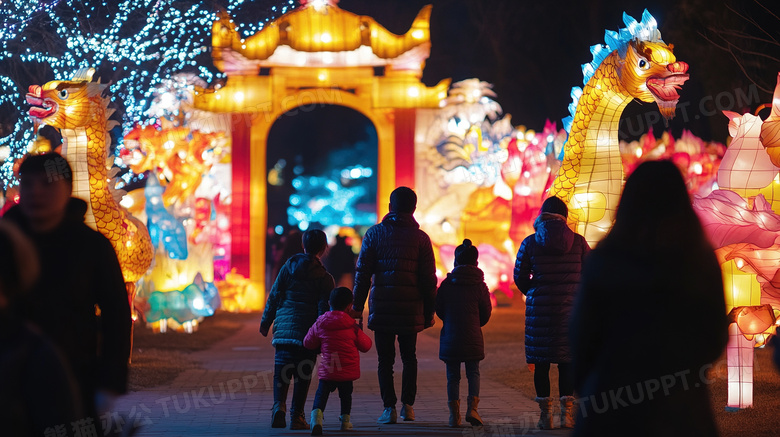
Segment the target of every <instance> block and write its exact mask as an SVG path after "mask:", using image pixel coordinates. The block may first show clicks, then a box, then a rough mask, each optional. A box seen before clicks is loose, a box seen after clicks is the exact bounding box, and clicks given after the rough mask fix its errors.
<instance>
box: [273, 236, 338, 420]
mask: <svg viewBox="0 0 780 437" xmlns="http://www.w3.org/2000/svg"><path fill="white" fill-rule="evenodd" d="M327 247H328V240H327V237H326V236H325V233H324V232H322V231H321V230H319V229H314V230H309V231H306V232H304V234H303V251H304V253H299V254H297V255H293V256H292V257H291V258H290V259H288V260H287V262H286V263H284V265H283V266H282V269H281V270H280V271H279V276H277V277H276V281H274V285H273V286H272V287H271V292H270V294H269V295H268V302H266V304H265V311H263V318H262V320H261V322H260V333H261V334H263V336H267V335H268V331H269V329H270V328H271V324H272V323H273V327H274V331H273V334H274V339H273V341H272V342H271V344H272V345H273V346H274V348H276V353H275V355H274V405H273V408H272V410H271V427H272V428H284V427H285V426H287V424H286V423H285V412H286V409H287V390H288V389H289V387H290V380H291V379H292V378H293V377H294V378H295V388H294V389H293V399H292V406H291V408H290V429H309V425H308V424H307V423H306V418H305V413H304V405H305V404H306V396H307V395H308V392H309V384H311V377H312V372H313V371H314V363H315V361H316V359H317V351H311V350H309V349H306V348H305V347H304V346H303V339H304V338H305V337H306V333H307V332H308V331H309V328H311V326H312V325H313V324H314V322H315V321H316V320H317V317H319V316H321V315H322V314H325V312H327V311H328V296H329V295H330V291H331V290H332V289H333V287H334V281H333V277H332V276H331V275H330V274H329V273H328V272H327V271H326V270H325V267H324V266H323V265H322V262H320V257H321V256H322V254H323V253H325V249H327Z"/></svg>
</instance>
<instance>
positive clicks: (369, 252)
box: [354, 187, 436, 423]
mask: <svg viewBox="0 0 780 437" xmlns="http://www.w3.org/2000/svg"><path fill="white" fill-rule="evenodd" d="M416 208H417V195H416V194H415V193H414V191H412V189H411V188H407V187H399V188H396V189H395V190H394V191H393V192H392V193H391V194H390V213H388V214H387V215H386V216H385V217H384V218H383V219H382V222H381V223H379V224H377V225H374V226H372V227H371V228H370V229H369V230H368V232H366V235H365V236H364V237H363V245H362V247H361V249H360V255H359V256H358V261H357V266H356V268H355V289H354V294H355V299H354V310H355V311H356V312H358V313H361V314H362V312H363V308H364V306H365V303H366V298H368V295H369V289H370V291H371V298H370V299H369V302H368V328H369V329H371V330H373V331H374V340H375V344H376V352H377V355H378V358H379V365H378V369H377V373H378V375H379V390H380V392H381V395H382V402H383V403H384V411H383V413H382V416H381V417H380V418H379V420H378V422H379V423H395V422H396V420H397V413H396V409H395V404H396V402H397V398H396V394H395V387H394V386H393V364H395V340H396V337H397V338H398V349H399V351H400V353H401V361H402V362H403V374H402V378H401V403H402V404H403V407H402V409H401V418H402V419H403V420H414V410H413V409H412V405H414V399H415V396H416V395H417V355H416V349H417V333H418V332H420V331H422V330H423V329H425V328H428V327H431V326H433V323H434V322H433V314H434V310H435V301H436V266H435V259H434V255H433V247H432V246H431V240H430V238H429V237H428V235H427V234H426V233H425V232H423V231H422V230H420V225H419V224H417V221H415V219H414V216H413V215H412V214H413V213H414V210H415V209H416ZM372 280H373V283H372Z"/></svg>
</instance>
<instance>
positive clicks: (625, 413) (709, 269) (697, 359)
mask: <svg viewBox="0 0 780 437" xmlns="http://www.w3.org/2000/svg"><path fill="white" fill-rule="evenodd" d="M727 327H728V322H727V317H726V305H725V299H724V294H723V282H722V278H721V271H720V266H719V265H718V261H717V259H716V257H715V253H714V252H713V249H712V247H711V246H710V244H709V242H708V241H707V239H706V237H705V234H704V230H703V228H702V226H701V223H700V222H699V219H698V217H697V216H696V214H695V212H694V210H693V208H692V206H691V201H690V199H689V197H688V192H687V190H686V188H685V182H684V181H683V178H682V175H681V174H680V172H679V170H678V169H677V167H676V166H675V165H674V164H672V163H671V162H669V161H651V162H645V163H643V164H641V165H640V166H639V167H637V169H636V170H634V172H633V173H632V174H631V176H630V177H629V178H628V180H627V182H626V186H625V189H624V190H623V195H622V197H621V199H620V203H619V205H618V209H617V214H616V218H615V225H614V226H613V227H612V230H611V231H610V232H609V233H608V234H607V236H606V237H605V238H604V240H603V241H601V242H600V243H599V244H598V246H597V247H596V248H595V249H594V250H593V251H592V252H591V254H590V255H589V257H588V259H587V260H586V262H585V267H584V270H583V275H582V284H581V287H580V290H579V293H578V295H577V302H576V304H575V308H574V314H573V317H572V322H571V330H570V337H571V341H572V348H573V353H574V363H573V365H574V378H575V389H576V392H577V393H578V395H579V399H578V402H579V403H580V408H579V414H578V417H577V423H576V426H575V432H574V435H575V436H612V435H615V436H618V435H620V436H623V435H626V434H627V433H629V434H631V435H635V436H661V435H663V436H665V437H666V436H693V435H695V436H715V435H717V429H716V426H715V421H714V418H713V413H712V409H711V406H710V396H709V390H708V389H707V384H708V382H709V380H708V379H707V377H706V370H707V369H708V368H709V363H712V362H713V361H715V360H716V359H717V358H718V357H719V356H720V355H721V353H722V352H723V350H724V348H725V346H726V343H727V341H728V331H727ZM629 429H630V431H628V430H629Z"/></svg>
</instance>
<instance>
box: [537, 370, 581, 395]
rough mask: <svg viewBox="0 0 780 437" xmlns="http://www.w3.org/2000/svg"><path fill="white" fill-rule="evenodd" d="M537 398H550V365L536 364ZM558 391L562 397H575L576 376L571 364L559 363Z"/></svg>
mask: <svg viewBox="0 0 780 437" xmlns="http://www.w3.org/2000/svg"><path fill="white" fill-rule="evenodd" d="M534 388H535V389H536V396H537V397H540V398H546V397H549V396H550V363H541V364H534ZM558 391H559V392H560V395H561V396H574V376H573V374H572V368H571V363H558Z"/></svg>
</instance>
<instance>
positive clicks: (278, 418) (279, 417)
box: [271, 408, 287, 428]
mask: <svg viewBox="0 0 780 437" xmlns="http://www.w3.org/2000/svg"><path fill="white" fill-rule="evenodd" d="M284 414H285V412H284V410H282V409H281V408H274V409H273V410H271V428H286V427H287V422H286V421H285V420H284Z"/></svg>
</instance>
